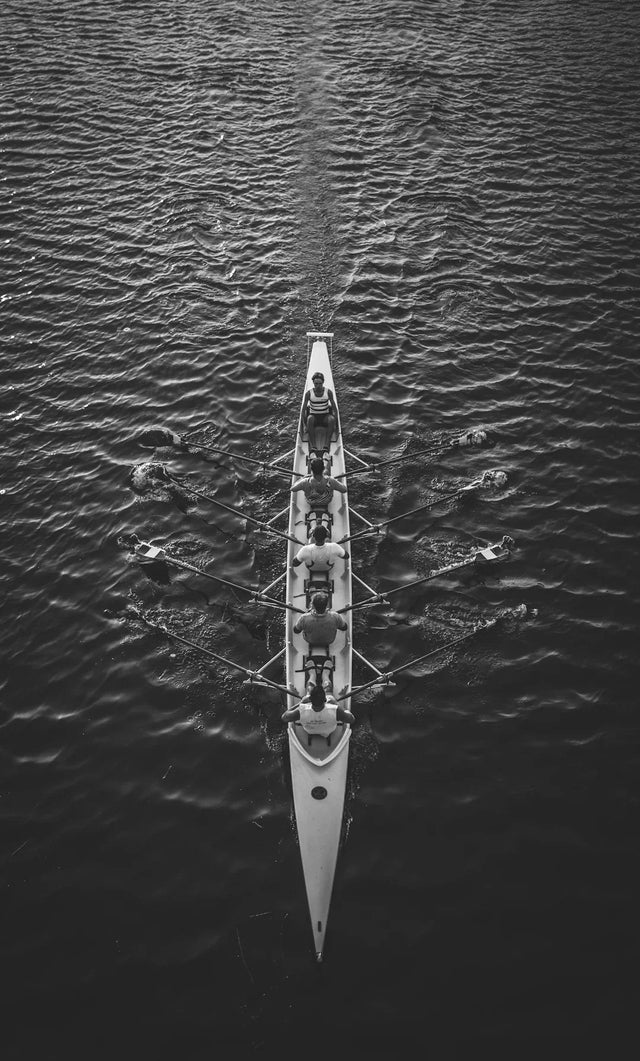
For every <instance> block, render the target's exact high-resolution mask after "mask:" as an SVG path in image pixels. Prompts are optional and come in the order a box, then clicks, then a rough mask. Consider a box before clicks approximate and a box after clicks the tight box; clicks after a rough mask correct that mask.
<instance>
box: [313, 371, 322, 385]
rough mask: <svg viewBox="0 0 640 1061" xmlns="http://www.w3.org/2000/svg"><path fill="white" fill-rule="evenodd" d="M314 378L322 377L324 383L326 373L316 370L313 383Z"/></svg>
mask: <svg viewBox="0 0 640 1061" xmlns="http://www.w3.org/2000/svg"><path fill="white" fill-rule="evenodd" d="M314 379H321V380H322V382H323V383H324V373H323V372H314V373H313V376H312V377H311V382H312V383H313V381H314Z"/></svg>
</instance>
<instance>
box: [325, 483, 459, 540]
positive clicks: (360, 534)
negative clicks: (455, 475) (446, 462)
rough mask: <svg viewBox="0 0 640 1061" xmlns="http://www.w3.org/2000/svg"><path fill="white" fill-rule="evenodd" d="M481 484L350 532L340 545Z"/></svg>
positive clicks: (448, 499)
mask: <svg viewBox="0 0 640 1061" xmlns="http://www.w3.org/2000/svg"><path fill="white" fill-rule="evenodd" d="M479 485H480V482H479V481H478V482H477V483H470V484H469V485H468V486H462V487H460V489H459V490H454V491H453V493H451V494H443V495H442V496H441V497H436V498H434V500H433V501H428V502H427V503H426V505H419V506H418V508H411V509H409V511H408V512H400V513H399V514H398V515H397V516H391V518H390V519H385V520H382V522H381V523H374V524H373V525H372V526H371V527H366V528H365V530H361V531H356V532H355V534H349V535H348V536H347V537H345V538H341V539H340V545H344V543H345V542H352V541H353V540H354V539H355V538H364V537H365V535H367V534H374V533H377V532H378V531H379V530H381V528H382V527H388V526H389V524H391V523H395V522H396V521H397V520H399V519H404V518H405V516H415V515H416V514H417V513H418V512H425V511H426V510H427V509H429V508H434V506H435V505H441V504H442V503H443V501H452V500H453V499H454V498H456V497H460V496H461V495H462V494H465V493H466V492H467V490H470V489H471V488H472V487H473V486H479Z"/></svg>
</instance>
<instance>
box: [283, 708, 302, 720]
mask: <svg viewBox="0 0 640 1061" xmlns="http://www.w3.org/2000/svg"><path fill="white" fill-rule="evenodd" d="M281 718H282V721H283V722H297V721H298V719H299V718H300V708H299V707H290V708H288V709H287V710H286V711H285V713H284V714H283V715H281Z"/></svg>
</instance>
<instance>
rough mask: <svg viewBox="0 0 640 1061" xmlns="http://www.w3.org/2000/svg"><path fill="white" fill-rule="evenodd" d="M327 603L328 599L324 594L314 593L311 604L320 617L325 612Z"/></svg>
mask: <svg viewBox="0 0 640 1061" xmlns="http://www.w3.org/2000/svg"><path fill="white" fill-rule="evenodd" d="M328 603H329V598H328V597H327V594H326V593H314V594H313V597H312V598H311V604H312V605H313V607H314V608H315V610H316V611H317V612H320V614H321V615H322V613H323V612H326V610H327V604H328Z"/></svg>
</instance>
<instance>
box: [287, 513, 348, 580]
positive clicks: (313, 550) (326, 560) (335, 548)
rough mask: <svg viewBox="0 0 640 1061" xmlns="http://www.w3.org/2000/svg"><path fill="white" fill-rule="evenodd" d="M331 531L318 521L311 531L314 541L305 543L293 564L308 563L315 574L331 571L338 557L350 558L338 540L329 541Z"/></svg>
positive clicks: (296, 565) (295, 565) (297, 565)
mask: <svg viewBox="0 0 640 1061" xmlns="http://www.w3.org/2000/svg"><path fill="white" fill-rule="evenodd" d="M328 536H329V531H328V530H327V528H326V527H325V526H324V525H323V524H322V523H318V524H316V526H315V527H314V528H313V531H312V532H311V537H312V541H311V542H309V544H308V545H303V546H302V548H301V549H298V552H297V553H296V555H295V556H294V558H293V566H294V567H300V565H301V564H306V565H307V567H308V568H309V570H310V571H311V572H313V574H316V573H317V572H321V571H330V570H331V568H332V567H333V565H334V563H335V561H336V560H337V559H340V560H348V559H349V554H348V553H347V551H346V550H345V549H343V548H342V546H341V545H339V544H338V542H328V541H327V538H328Z"/></svg>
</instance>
